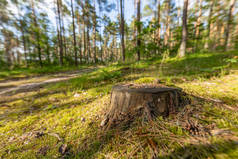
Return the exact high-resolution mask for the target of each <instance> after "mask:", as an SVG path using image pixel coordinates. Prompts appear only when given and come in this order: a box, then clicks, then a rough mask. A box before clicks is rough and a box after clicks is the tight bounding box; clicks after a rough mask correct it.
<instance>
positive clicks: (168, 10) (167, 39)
mask: <svg viewBox="0 0 238 159" xmlns="http://www.w3.org/2000/svg"><path fill="white" fill-rule="evenodd" d="M170 5H171V0H167V15H166V24H165V27H166V31H165V40H164V45H165V46H166V48H167V47H168V45H169V39H170V7H171V6H170Z"/></svg>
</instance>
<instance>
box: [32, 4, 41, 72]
mask: <svg viewBox="0 0 238 159" xmlns="http://www.w3.org/2000/svg"><path fill="white" fill-rule="evenodd" d="M31 7H32V16H33V21H34V27H36V28H38V29H39V27H38V23H37V20H36V13H35V5H34V1H33V0H31ZM35 36H36V41H37V50H38V58H39V63H40V66H41V67H42V66H43V64H42V60H41V47H40V35H39V30H37V32H35Z"/></svg>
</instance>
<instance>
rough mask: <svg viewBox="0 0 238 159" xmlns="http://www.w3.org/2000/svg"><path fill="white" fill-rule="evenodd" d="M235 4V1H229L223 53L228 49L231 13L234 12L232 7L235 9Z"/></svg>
mask: <svg viewBox="0 0 238 159" xmlns="http://www.w3.org/2000/svg"><path fill="white" fill-rule="evenodd" d="M235 2H236V0H231V1H230V7H229V13H228V20H227V27H226V32H225V44H224V51H227V49H228V44H229V43H228V40H229V36H230V27H231V24H232V21H233V19H232V13H233V12H234V7H235Z"/></svg>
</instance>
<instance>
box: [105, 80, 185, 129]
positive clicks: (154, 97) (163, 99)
mask: <svg viewBox="0 0 238 159" xmlns="http://www.w3.org/2000/svg"><path fill="white" fill-rule="evenodd" d="M184 97H185V93H183V92H182V89H179V88H170V87H166V86H162V87H161V86H152V85H134V84H129V85H116V86H114V87H113V88H112V92H111V99H110V106H109V109H108V110H107V114H106V115H105V117H104V119H103V121H102V122H101V126H102V127H104V128H110V127H113V126H116V125H118V124H120V123H125V122H126V123H127V122H130V121H132V120H133V119H135V118H136V117H138V116H143V117H144V118H145V119H146V120H152V119H153V118H155V117H157V116H164V117H166V116H168V115H169V114H173V113H175V112H177V110H178V108H179V107H182V106H184V105H186V104H187V101H188V100H185V98H184Z"/></svg>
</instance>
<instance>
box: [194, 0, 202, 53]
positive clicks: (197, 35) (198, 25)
mask: <svg viewBox="0 0 238 159" xmlns="http://www.w3.org/2000/svg"><path fill="white" fill-rule="evenodd" d="M202 2H203V0H199V13H198V17H197V22H196V33H195V36H196V44H195V45H196V46H195V50H197V49H198V42H199V36H200V24H201V17H202Z"/></svg>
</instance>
